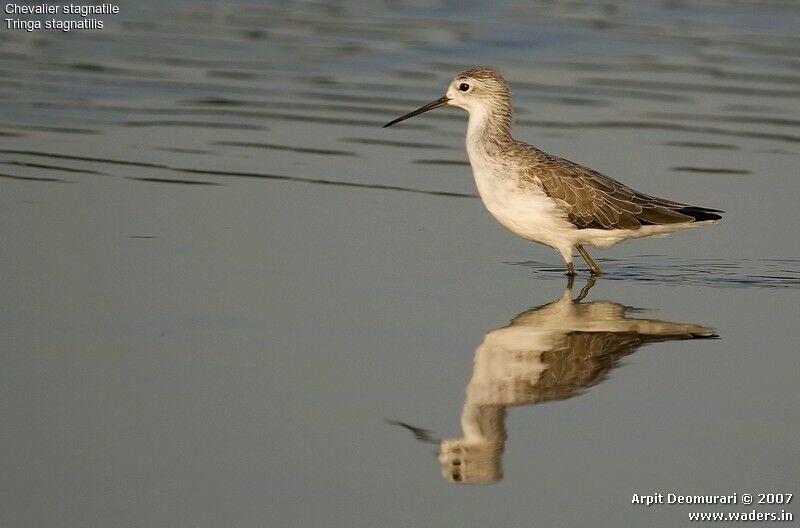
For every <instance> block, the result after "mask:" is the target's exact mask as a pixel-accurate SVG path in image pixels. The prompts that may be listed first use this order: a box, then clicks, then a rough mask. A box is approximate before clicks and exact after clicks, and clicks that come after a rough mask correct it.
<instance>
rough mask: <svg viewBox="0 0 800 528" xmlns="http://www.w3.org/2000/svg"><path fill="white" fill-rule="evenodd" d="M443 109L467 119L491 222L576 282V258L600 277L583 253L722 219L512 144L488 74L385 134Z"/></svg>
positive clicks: (505, 108) (469, 76)
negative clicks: (559, 263)
mask: <svg viewBox="0 0 800 528" xmlns="http://www.w3.org/2000/svg"><path fill="white" fill-rule="evenodd" d="M441 106H457V107H459V108H463V109H464V110H466V111H467V112H469V125H468V127H467V154H468V155H469V162H470V165H471V166H472V172H473V174H474V176H475V183H476V184H477V187H478V192H479V193H480V196H481V199H482V200H483V203H484V205H485V206H486V208H487V209H488V210H489V212H490V213H491V214H492V216H494V217H495V218H496V219H497V220H498V221H499V222H500V223H501V224H503V225H504V226H505V227H507V228H508V229H510V230H511V231H512V232H514V233H516V234H517V235H519V236H521V237H522V238H525V239H527V240H531V241H533V242H539V243H540V244H545V245H547V246H550V247H551V248H553V249H555V250H556V251H558V252H559V253H560V254H561V256H562V257H563V258H564V261H565V262H566V264H567V274H568V275H570V276H573V275H575V268H574V266H573V264H572V252H573V250H577V251H578V253H580V255H581V256H582V257H583V259H584V260H585V261H586V263H587V264H588V265H589V269H590V271H591V273H592V275H599V274H601V273H602V270H601V269H600V267H599V266H598V265H597V263H596V262H595V261H594V260H593V259H592V257H590V256H589V253H588V252H587V251H586V248H584V246H585V245H590V246H595V247H600V248H605V247H609V246H612V245H614V244H617V243H618V242H622V241H623V240H627V239H629V238H640V237H645V236H651V235H663V234H667V233H672V232H674V231H678V230H681V229H685V228H688V227H696V226H700V225H705V224H710V223H714V222H716V221H717V220H719V219H720V218H721V216H720V213H722V212H723V211H720V210H717V209H708V208H706V207H697V206H693V205H686V204H683V203H680V202H674V201H672V200H666V199H664V198H657V197H655V196H650V195H648V194H645V193H642V192H639V191H636V190H634V189H632V188H630V187H628V186H626V185H623V184H622V183H619V182H618V181H616V180H614V179H612V178H609V177H608V176H606V175H604V174H601V173H599V172H597V171H595V170H592V169H590V168H588V167H584V166H582V165H579V164H577V163H573V162H571V161H569V160H567V159H564V158H560V157H557V156H553V155H551V154H547V153H546V152H542V151H541V150H539V149H537V148H536V147H534V146H532V145H529V144H527V143H523V142H521V141H517V140H515V139H514V138H512V137H511V125H512V119H513V114H512V110H511V93H510V90H509V88H508V84H507V83H506V81H505V79H503V77H502V76H501V75H500V74H499V73H497V72H496V71H494V70H492V69H489V68H474V69H471V70H466V71H464V72H462V73H459V74H458V75H456V77H455V78H454V79H453V81H452V82H451V83H450V86H449V88H448V89H447V93H446V94H445V95H444V96H443V97H440V98H439V99H437V100H435V101H432V102H430V103H428V104H426V105H425V106H423V107H421V108H418V109H416V110H414V111H413V112H409V113H407V114H405V115H403V116H401V117H398V118H397V119H395V120H393V121H390V122H389V123H386V124H385V125H384V128H385V127H388V126H391V125H394V124H395V123H398V122H400V121H403V120H405V119H408V118H409V117H413V116H415V115H419V114H421V113H423V112H427V111H428V110H433V109H434V108H439V107H441Z"/></svg>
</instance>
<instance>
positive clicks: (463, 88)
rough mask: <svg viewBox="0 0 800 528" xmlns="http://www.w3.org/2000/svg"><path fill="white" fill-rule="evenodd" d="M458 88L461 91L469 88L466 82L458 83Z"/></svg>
mask: <svg viewBox="0 0 800 528" xmlns="http://www.w3.org/2000/svg"><path fill="white" fill-rule="evenodd" d="M458 89H459V90H460V91H462V92H466V91H467V90H469V85H468V84H467V83H461V84H459V85H458Z"/></svg>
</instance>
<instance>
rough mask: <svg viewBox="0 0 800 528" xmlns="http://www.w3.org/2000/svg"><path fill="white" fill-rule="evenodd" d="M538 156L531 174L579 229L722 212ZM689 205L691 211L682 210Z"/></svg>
mask: <svg viewBox="0 0 800 528" xmlns="http://www.w3.org/2000/svg"><path fill="white" fill-rule="evenodd" d="M537 158H538V159H537V161H538V163H536V164H535V165H534V166H533V167H532V168H531V170H530V177H531V178H533V179H535V180H537V181H538V182H539V184H540V185H541V187H542V190H543V191H544V192H545V193H546V194H547V195H548V196H549V197H551V198H553V199H555V200H558V201H559V204H560V205H561V206H562V208H563V209H564V212H565V213H566V215H567V219H568V220H569V221H570V222H571V223H572V224H574V225H575V226H577V227H578V228H579V229H588V228H593V229H639V228H640V227H641V226H643V225H654V224H675V223H683V222H692V221H694V220H696V219H698V218H697V217H696V215H693V214H692V213H691V210H698V211H705V213H706V216H709V217H717V218H718V217H719V215H714V214H711V215H708V214H707V213H717V212H721V211H717V210H714V209H704V208H693V207H690V206H688V205H686V204H682V203H680V202H673V201H671V200H665V199H663V198H657V197H655V196H650V195H648V194H644V193H641V192H638V191H636V190H634V189H631V188H630V187H628V186H626V185H623V184H622V183H619V182H618V181H615V180H613V179H611V178H609V177H608V176H605V175H604V174H601V173H599V172H597V171H595V170H592V169H589V168H588V167H584V166H582V165H578V164H577V163H573V162H571V161H569V160H566V159H563V158H559V157H556V156H551V155H549V154H545V153H543V152H541V151H538V152H537ZM686 208H689V210H690V211H688V212H687V211H682V209H686ZM709 219H715V218H709Z"/></svg>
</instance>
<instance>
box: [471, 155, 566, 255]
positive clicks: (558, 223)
mask: <svg viewBox="0 0 800 528" xmlns="http://www.w3.org/2000/svg"><path fill="white" fill-rule="evenodd" d="M468 152H469V158H470V164H471V165H472V172H473V175H474V176H475V184H476V186H477V187H478V193H479V194H480V196H481V199H482V200H483V203H484V205H485V206H486V209H488V210H489V212H490V213H491V214H492V216H494V217H495V218H496V219H497V221H498V222H500V223H501V224H503V225H504V226H505V227H507V228H508V229H510V230H511V231H512V232H514V233H515V234H517V235H519V236H521V237H523V238H525V239H528V240H532V241H534V242H540V243H542V244H547V245H548V246H551V247H555V248H558V247H559V246H563V245H564V243H565V240H567V239H569V238H571V235H572V234H573V233H574V231H576V229H575V227H574V226H573V225H572V224H570V223H569V222H568V221H567V220H566V219H565V218H564V214H563V213H562V212H561V211H560V210H558V209H557V207H556V204H555V203H554V202H553V200H552V199H550V198H549V197H548V196H547V195H546V194H544V192H542V191H540V190H538V189H536V188H535V187H532V186H530V185H526V186H524V187H520V186H519V184H518V182H519V179H518V177H517V175H516V173H515V168H514V167H513V166H509V165H506V164H503V163H501V162H497V161H495V160H492V159H488V158H486V157H484V156H483V155H482V153H481V152H480V151H478V150H477V149H470V148H469V147H468Z"/></svg>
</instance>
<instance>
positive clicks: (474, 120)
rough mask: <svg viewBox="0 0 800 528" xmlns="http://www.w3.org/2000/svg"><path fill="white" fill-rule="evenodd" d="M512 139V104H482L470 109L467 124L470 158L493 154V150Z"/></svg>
mask: <svg viewBox="0 0 800 528" xmlns="http://www.w3.org/2000/svg"><path fill="white" fill-rule="evenodd" d="M512 141H513V140H512V138H511V108H510V106H504V105H499V106H498V107H496V108H495V107H485V106H480V107H478V108H475V109H472V110H470V113H469V125H468V126H467V152H468V153H469V155H470V158H472V157H473V156H485V155H487V154H488V155H491V152H492V151H493V150H496V149H498V147H500V146H501V145H504V144H506V143H510V142H512Z"/></svg>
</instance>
